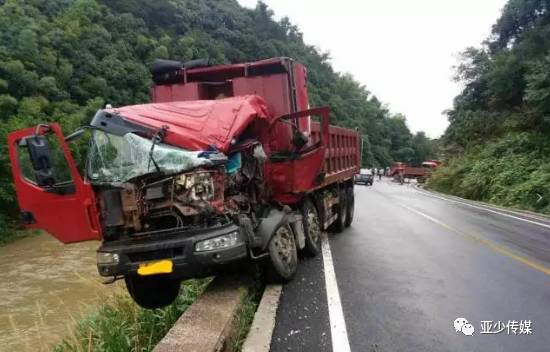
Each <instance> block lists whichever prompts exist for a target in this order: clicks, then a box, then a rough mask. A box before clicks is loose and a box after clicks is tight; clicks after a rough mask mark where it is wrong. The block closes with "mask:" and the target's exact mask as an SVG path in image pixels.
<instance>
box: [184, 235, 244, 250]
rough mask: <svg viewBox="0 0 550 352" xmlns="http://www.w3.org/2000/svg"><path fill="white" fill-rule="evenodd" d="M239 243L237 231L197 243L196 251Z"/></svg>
mask: <svg viewBox="0 0 550 352" xmlns="http://www.w3.org/2000/svg"><path fill="white" fill-rule="evenodd" d="M238 243H239V233H238V232H237V231H234V232H231V233H228V234H226V235H222V236H218V237H214V238H210V239H207V240H204V241H200V242H197V243H196V244H195V251H196V252H204V251H211V250H214V249H221V248H228V247H233V246H235V245H236V244H238Z"/></svg>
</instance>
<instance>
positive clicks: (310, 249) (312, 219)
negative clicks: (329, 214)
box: [302, 199, 321, 257]
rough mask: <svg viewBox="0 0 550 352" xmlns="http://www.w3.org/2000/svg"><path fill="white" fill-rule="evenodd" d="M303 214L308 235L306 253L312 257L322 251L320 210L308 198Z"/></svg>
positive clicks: (306, 234) (306, 235)
mask: <svg viewBox="0 0 550 352" xmlns="http://www.w3.org/2000/svg"><path fill="white" fill-rule="evenodd" d="M302 215H303V217H304V234H305V237H306V246H305V248H304V253H306V255H308V256H310V257H315V256H317V255H318V254H319V253H320V252H321V220H320V219H319V212H318V211H317V208H315V205H313V202H312V201H311V200H309V199H306V201H305V202H304V206H303V207H302Z"/></svg>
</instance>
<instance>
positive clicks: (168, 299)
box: [124, 275, 180, 309]
mask: <svg viewBox="0 0 550 352" xmlns="http://www.w3.org/2000/svg"><path fill="white" fill-rule="evenodd" d="M124 281H125V282H126V288H127V289H128V293H130V296H131V297H132V299H133V300H134V301H135V302H136V303H137V304H138V305H139V306H141V307H143V308H146V309H155V308H162V307H164V306H167V305H169V304H171V303H172V302H174V301H175V300H176V298H177V297H178V294H179V292H180V280H178V279H175V278H173V277H172V276H170V275H154V276H144V277H142V276H137V275H136V276H134V275H132V276H126V277H125V278H124Z"/></svg>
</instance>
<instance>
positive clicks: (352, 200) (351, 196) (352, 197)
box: [344, 185, 355, 227]
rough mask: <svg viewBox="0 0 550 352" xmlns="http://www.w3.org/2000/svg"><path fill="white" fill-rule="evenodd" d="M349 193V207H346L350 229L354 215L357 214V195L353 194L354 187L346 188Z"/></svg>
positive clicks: (347, 222)
mask: <svg viewBox="0 0 550 352" xmlns="http://www.w3.org/2000/svg"><path fill="white" fill-rule="evenodd" d="M346 192H347V206H346V213H347V214H346V223H345V224H344V225H345V226H346V227H350V225H351V222H352V221H353V213H354V212H355V194H354V193H353V185H350V186H349V187H348V188H346Z"/></svg>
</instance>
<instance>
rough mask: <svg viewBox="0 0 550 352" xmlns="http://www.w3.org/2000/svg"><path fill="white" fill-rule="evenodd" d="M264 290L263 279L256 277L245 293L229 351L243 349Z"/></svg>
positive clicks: (229, 343) (235, 351) (233, 351)
mask: <svg viewBox="0 0 550 352" xmlns="http://www.w3.org/2000/svg"><path fill="white" fill-rule="evenodd" d="M263 291H264V285H263V283H262V281H261V280H260V279H258V278H256V280H255V281H254V283H253V284H252V285H251V287H250V288H249V290H248V291H247V292H246V293H243V298H242V305H241V308H240V309H239V312H238V313H237V319H236V321H235V323H234V324H235V326H234V333H233V336H232V338H231V339H230V340H229V342H228V348H227V350H228V351H231V352H240V351H241V349H242V347H243V343H244V341H245V339H246V336H247V335H248V332H249V331H250V327H251V325H252V321H253V320H254V315H255V314H256V310H257V309H258V305H259V304H260V300H261V298H262V293H263Z"/></svg>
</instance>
